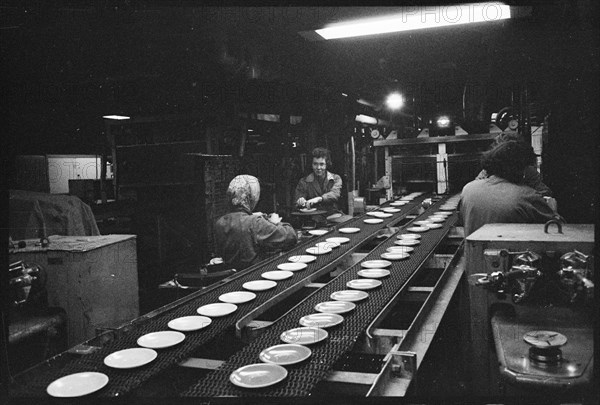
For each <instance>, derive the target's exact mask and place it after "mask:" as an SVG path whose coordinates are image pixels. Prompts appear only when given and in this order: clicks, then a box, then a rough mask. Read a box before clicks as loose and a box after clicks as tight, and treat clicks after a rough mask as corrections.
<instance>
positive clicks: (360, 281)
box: [346, 278, 381, 290]
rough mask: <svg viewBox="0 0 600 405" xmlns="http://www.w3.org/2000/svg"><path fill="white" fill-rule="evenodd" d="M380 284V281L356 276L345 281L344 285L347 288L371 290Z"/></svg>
mask: <svg viewBox="0 0 600 405" xmlns="http://www.w3.org/2000/svg"><path fill="white" fill-rule="evenodd" d="M380 285H381V281H379V280H374V279H372V278H357V279H355V280H350V281H348V282H347V283H346V286H348V287H349V288H354V289H355V290H372V289H373V288H377V287H379V286H380Z"/></svg>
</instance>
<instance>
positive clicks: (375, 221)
mask: <svg viewBox="0 0 600 405" xmlns="http://www.w3.org/2000/svg"><path fill="white" fill-rule="evenodd" d="M363 222H364V223H365V224H380V223H382V222H383V219H379V218H367V219H365V220H363Z"/></svg>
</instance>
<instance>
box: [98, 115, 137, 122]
mask: <svg viewBox="0 0 600 405" xmlns="http://www.w3.org/2000/svg"><path fill="white" fill-rule="evenodd" d="M102 118H104V119H107V120H117V121H122V120H128V119H130V118H131V117H127V116H125V115H103V116H102Z"/></svg>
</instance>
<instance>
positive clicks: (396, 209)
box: [381, 207, 400, 214]
mask: <svg viewBox="0 0 600 405" xmlns="http://www.w3.org/2000/svg"><path fill="white" fill-rule="evenodd" d="M381 211H383V212H387V213H390V214H395V213H396V212H400V210H399V209H398V208H393V207H385V208H382V209H381Z"/></svg>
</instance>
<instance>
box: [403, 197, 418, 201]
mask: <svg viewBox="0 0 600 405" xmlns="http://www.w3.org/2000/svg"><path fill="white" fill-rule="evenodd" d="M414 199H415V197H409V196H406V197H402V198H400V201H412V200H414Z"/></svg>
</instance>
